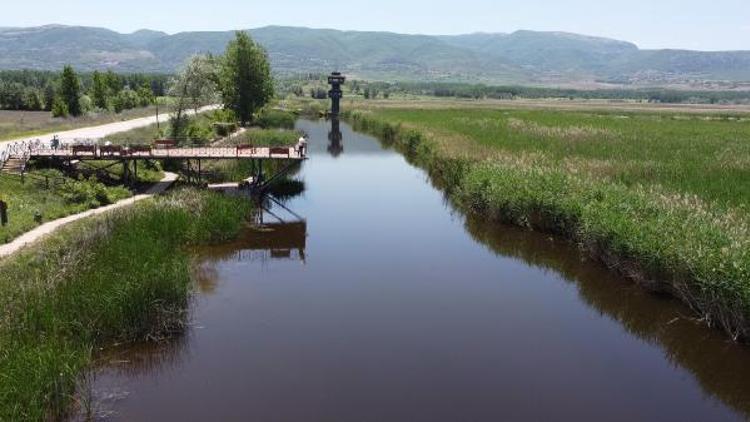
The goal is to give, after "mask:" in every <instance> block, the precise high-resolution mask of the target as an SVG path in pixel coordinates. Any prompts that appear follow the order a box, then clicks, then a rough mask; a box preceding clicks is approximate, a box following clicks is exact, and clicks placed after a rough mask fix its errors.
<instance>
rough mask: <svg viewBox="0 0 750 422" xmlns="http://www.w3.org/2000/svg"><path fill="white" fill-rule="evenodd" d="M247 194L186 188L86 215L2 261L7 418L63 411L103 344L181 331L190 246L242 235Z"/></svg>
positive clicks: (1, 344) (2, 408) (1, 343)
mask: <svg viewBox="0 0 750 422" xmlns="http://www.w3.org/2000/svg"><path fill="white" fill-rule="evenodd" d="M249 207H250V205H248V203H247V202H245V201H241V200H239V199H233V198H229V197H224V196H221V195H218V194H213V193H209V192H200V191H196V190H188V189H185V190H179V191H176V192H174V193H171V194H169V195H166V196H164V197H159V198H154V199H150V200H147V201H144V202H142V203H139V204H137V205H134V206H132V207H129V208H125V209H122V210H118V211H114V212H112V213H107V214H104V215H102V216H98V217H95V218H91V219H87V220H83V221H80V222H77V223H74V224H71V225H70V226H66V227H65V228H63V229H62V230H61V231H59V232H57V233H56V234H54V235H52V236H50V237H49V238H47V239H46V240H44V241H43V242H42V243H41V244H38V245H35V246H34V247H32V248H28V249H26V250H24V251H22V252H20V253H18V254H16V255H13V256H11V257H8V258H6V259H4V260H2V261H0V309H2V314H0V420H50V419H60V418H63V417H65V415H66V414H67V413H68V412H69V411H70V409H71V406H72V405H74V402H75V400H74V397H75V390H76V385H77V383H78V381H79V377H80V376H81V375H82V373H83V371H84V370H85V369H86V368H87V367H88V366H89V365H90V364H91V361H92V355H93V354H94V352H95V351H96V350H99V348H102V347H107V346H109V345H112V344H115V343H124V342H133V341H140V340H155V339H161V338H164V337H165V336H169V335H171V334H173V333H175V332H179V331H181V330H182V329H183V328H184V325H185V312H186V309H187V305H188V300H189V297H190V291H191V282H190V280H191V275H190V274H191V259H190V255H189V254H188V253H187V252H186V251H185V247H186V246H189V245H194V244H201V243H210V242H220V241H224V240H228V239H230V238H232V237H234V236H236V235H237V234H238V233H239V231H240V229H241V227H242V226H243V222H244V221H245V218H246V216H247V214H248V213H249V211H250V210H249Z"/></svg>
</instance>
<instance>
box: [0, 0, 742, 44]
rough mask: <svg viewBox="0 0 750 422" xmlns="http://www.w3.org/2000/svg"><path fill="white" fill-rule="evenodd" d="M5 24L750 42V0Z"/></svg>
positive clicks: (417, 7) (125, 11)
mask: <svg viewBox="0 0 750 422" xmlns="http://www.w3.org/2000/svg"><path fill="white" fill-rule="evenodd" d="M0 4H1V6H0V26H5V27H7V26H14V27H18V26H38V25H45V24H51V23H56V24H67V25H86V26H99V27H105V28H110V29H114V30H116V31H119V32H133V31H135V30H137V29H141V28H148V29H155V30H161V31H165V32H168V33H176V32H182V31H197V30H230V29H248V28H257V27H261V26H267V25H290V26H307V27H312V28H334V29H346V30H375V31H391V32H400V33H408V34H446V35H448V34H462V33H473V32H512V31H515V30H519V29H530V30H540V31H568V32H576V33H581V34H588V35H597V36H604V37H610V38H617V39H621V40H626V41H631V42H634V43H636V44H637V45H638V46H639V47H641V48H686V49H694V50H750V0H712V1H708V0H618V1H612V0H522V1H518V0H513V1H511V0H460V1H459V0H451V1H448V0H377V1H372V0H371V1H363V0H338V1H336V0H317V1H316V0H275V1H268V0H264V1H258V0H244V1H242V0H208V1H207V0H180V1H174V0H158V1H154V0H128V1H116V2H115V1H106V0H67V1H65V0H24V1H19V0H0Z"/></svg>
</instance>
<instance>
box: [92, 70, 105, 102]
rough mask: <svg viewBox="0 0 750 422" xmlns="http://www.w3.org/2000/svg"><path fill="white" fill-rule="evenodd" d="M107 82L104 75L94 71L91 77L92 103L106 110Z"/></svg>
mask: <svg viewBox="0 0 750 422" xmlns="http://www.w3.org/2000/svg"><path fill="white" fill-rule="evenodd" d="M107 91H108V86H107V80H106V78H105V76H104V75H102V74H101V73H99V72H98V71H95V72H94V74H93V75H92V86H91V99H92V100H93V101H94V106H96V107H98V108H101V109H105V108H107V97H108V95H107Z"/></svg>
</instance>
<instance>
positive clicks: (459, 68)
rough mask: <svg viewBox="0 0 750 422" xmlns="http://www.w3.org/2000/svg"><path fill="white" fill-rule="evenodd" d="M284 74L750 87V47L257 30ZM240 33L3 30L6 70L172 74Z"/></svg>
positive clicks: (0, 42) (530, 35)
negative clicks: (340, 73) (715, 83)
mask: <svg viewBox="0 0 750 422" xmlns="http://www.w3.org/2000/svg"><path fill="white" fill-rule="evenodd" d="M249 32H250V33H251V35H252V36H253V37H254V38H255V39H256V40H257V41H258V42H259V43H261V44H262V45H263V46H264V47H265V48H266V49H267V50H268V52H269V55H270V57H271V60H272V63H273V66H274V70H275V71H276V72H277V73H278V74H296V73H306V72H328V71H331V70H334V69H338V70H341V71H344V72H347V73H349V74H352V75H355V76H358V77H362V78H371V79H383V80H419V81H462V82H472V81H473V82H486V83H523V84H576V83H594V82H598V83H616V84H641V85H673V84H685V83H688V84H696V83H705V81H728V82H747V81H750V51H731V52H699V51H686V50H640V49H639V48H638V47H637V46H636V45H635V44H632V43H629V42H625V41H618V40H612V39H607V38H597V37H589V36H584V35H578V34H571V33H564V32H534V31H517V32H514V33H512V34H484V33H479V34H469V35H457V36H426V35H403V34H394V33H388V32H357V31H336V30H328V29H309V28H293V27H278V26H271V27H265V28H259V29H252V30H249ZM233 36H234V34H233V32H231V31H227V32H183V33H179V34H175V35H169V34H166V33H163V32H158V31H151V30H141V31H137V32H135V33H132V34H120V33H117V32H114V31H110V30H108V29H102V28H90V27H72V26H61V25H48V26H43V27H36V28H0V69H22V68H33V69H49V70H56V69H60V68H61V67H62V66H63V65H64V64H72V65H74V66H76V67H78V68H80V69H83V70H93V69H105V68H111V69H114V70H120V71H143V72H173V71H174V70H176V69H177V68H178V67H179V66H180V65H181V64H182V63H184V62H185V61H186V60H187V59H188V58H189V57H190V56H191V55H192V54H196V53H207V52H210V53H221V52H222V51H223V50H224V47H225V46H226V44H227V42H228V41H229V40H230V39H232V37H233Z"/></svg>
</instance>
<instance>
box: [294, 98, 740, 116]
mask: <svg viewBox="0 0 750 422" xmlns="http://www.w3.org/2000/svg"><path fill="white" fill-rule="evenodd" d="M312 101H313V100H304V102H312ZM343 105H344V109H357V110H362V109H383V108H398V109H405V108H409V109H436V110H441V109H476V108H480V109H481V108H486V109H498V108H512V109H531V110H537V109H551V110H569V111H587V110H592V111H612V112H679V113H685V114H730V115H747V117H750V106H749V105H721V104H714V105H712V104H667V103H647V102H637V101H610V100H567V99H539V100H532V99H515V100H496V99H483V100H474V99H458V98H438V97H426V96H411V95H410V96H392V97H391V98H390V99H387V100H386V99H377V100H364V99H362V98H346V99H345V100H344V102H343Z"/></svg>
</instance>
